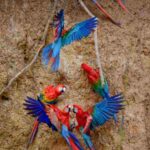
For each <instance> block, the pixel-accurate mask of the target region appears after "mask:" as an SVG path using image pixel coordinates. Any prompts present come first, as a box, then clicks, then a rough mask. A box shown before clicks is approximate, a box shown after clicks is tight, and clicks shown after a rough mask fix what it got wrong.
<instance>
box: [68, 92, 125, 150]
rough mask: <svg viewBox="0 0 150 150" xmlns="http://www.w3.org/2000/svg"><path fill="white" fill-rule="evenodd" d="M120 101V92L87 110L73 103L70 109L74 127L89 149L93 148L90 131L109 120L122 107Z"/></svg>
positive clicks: (121, 99)
mask: <svg viewBox="0 0 150 150" xmlns="http://www.w3.org/2000/svg"><path fill="white" fill-rule="evenodd" d="M122 103H123V97H122V95H121V94H118V95H115V96H112V97H110V98H109V99H106V98H104V99H103V100H102V101H101V102H99V103H97V104H95V105H94V106H93V107H92V108H90V109H88V110H87V111H84V110H83V109H82V107H81V106H79V105H75V104H74V105H73V108H72V111H73V112H74V113H75V114H76V120H77V126H76V129H77V130H79V131H80V132H81V135H82V137H83V139H84V142H85V144H86V146H87V147H88V148H89V149H90V150H94V146H93V143H92V141H91V137H90V131H91V130H94V129H95V128H96V127H98V126H102V125H103V124H105V123H106V122H107V121H108V120H110V119H111V118H112V117H113V116H114V114H116V113H118V112H119V110H121V109H123V104H122ZM66 107H68V106H66Z"/></svg>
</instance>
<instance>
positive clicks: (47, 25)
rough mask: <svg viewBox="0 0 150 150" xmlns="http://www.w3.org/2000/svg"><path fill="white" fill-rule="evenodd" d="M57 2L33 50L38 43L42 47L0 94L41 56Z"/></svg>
mask: <svg viewBox="0 0 150 150" xmlns="http://www.w3.org/2000/svg"><path fill="white" fill-rule="evenodd" d="M56 4H57V0H55V2H54V6H53V10H52V12H51V15H50V16H49V19H48V21H47V23H46V26H45V29H44V32H43V36H42V38H41V41H42V42H41V43H40V42H39V41H38V42H36V43H35V45H34V47H33V50H34V48H35V47H37V46H38V44H40V47H39V48H38V50H37V52H36V53H35V56H34V57H33V59H32V60H31V62H30V63H29V64H28V65H27V66H25V67H24V68H23V69H22V70H21V71H19V72H18V73H17V74H16V75H15V76H14V77H13V78H12V79H11V80H10V81H9V82H8V84H7V85H6V86H5V87H4V88H3V89H2V90H1V92H0V96H1V95H2V94H3V93H4V92H5V91H6V90H7V89H8V88H9V87H10V86H11V85H12V83H13V82H14V81H15V80H16V79H17V78H18V77H19V76H20V75H22V74H23V73H24V72H25V71H27V70H28V69H29V68H30V67H31V66H32V65H33V64H34V63H35V61H36V60H37V58H38V56H39V53H40V51H41V49H42V48H43V47H44V45H45V40H46V37H47V33H48V28H49V24H50V22H51V19H52V16H53V14H54V12H55V9H56Z"/></svg>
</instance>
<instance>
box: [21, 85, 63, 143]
mask: <svg viewBox="0 0 150 150" xmlns="http://www.w3.org/2000/svg"><path fill="white" fill-rule="evenodd" d="M65 90H66V88H65V86H64V85H61V84H59V85H57V86H55V87H54V86H53V85H49V86H47V87H46V88H45V89H44V90H43V92H42V93H41V94H40V95H39V96H38V100H35V99H33V98H30V97H27V100H26V102H25V103H24V105H25V109H27V110H30V109H31V110H32V109H33V108H34V107H32V105H29V104H30V103H31V104H32V103H35V104H36V103H37V104H39V102H38V101H40V102H41V103H40V104H41V106H43V105H44V104H45V105H48V104H55V103H57V101H58V100H57V98H58V97H59V96H60V95H61V94H63V93H64V92H65ZM28 103H29V104H28ZM43 122H44V123H47V125H48V126H49V127H51V128H52V129H53V130H56V128H55V127H54V126H53V125H52V124H51V122H50V120H49V119H48V117H47V116H46V115H45V114H43V115H40V116H38V117H36V118H35V120H34V125H33V129H32V132H31V136H30V139H29V142H28V146H29V145H30V144H31V143H32V142H33V140H34V138H35V136H36V133H37V131H38V128H39V124H41V123H43Z"/></svg>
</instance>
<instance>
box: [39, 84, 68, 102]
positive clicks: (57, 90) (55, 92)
mask: <svg viewBox="0 0 150 150" xmlns="http://www.w3.org/2000/svg"><path fill="white" fill-rule="evenodd" d="M65 91H66V87H65V86H64V85H62V84H59V85H57V86H56V87H54V86H53V85H49V86H47V87H46V88H44V90H43V91H42V93H40V95H39V99H40V100H41V101H42V102H43V103H47V104H55V103H56V102H57V98H58V96H60V95H61V94H63V93H64V92H65Z"/></svg>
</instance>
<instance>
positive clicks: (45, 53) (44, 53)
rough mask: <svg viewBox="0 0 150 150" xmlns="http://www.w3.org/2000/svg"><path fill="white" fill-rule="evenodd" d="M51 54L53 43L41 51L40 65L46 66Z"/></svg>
mask: <svg viewBox="0 0 150 150" xmlns="http://www.w3.org/2000/svg"><path fill="white" fill-rule="evenodd" d="M52 52H53V43H52V44H49V45H47V46H45V47H44V48H43V51H42V63H43V64H44V65H48V63H49V61H50V57H51V55H52Z"/></svg>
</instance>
